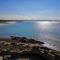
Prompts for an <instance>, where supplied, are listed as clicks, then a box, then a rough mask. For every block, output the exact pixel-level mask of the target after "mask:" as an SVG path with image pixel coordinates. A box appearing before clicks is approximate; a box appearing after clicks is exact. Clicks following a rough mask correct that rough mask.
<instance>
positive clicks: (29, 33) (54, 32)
mask: <svg viewBox="0 0 60 60" xmlns="http://www.w3.org/2000/svg"><path fill="white" fill-rule="evenodd" d="M11 35H12V36H25V37H28V38H34V39H36V40H39V41H43V42H45V43H46V45H45V46H48V47H51V48H53V49H56V50H60V22H58V21H56V22H53V21H23V22H21V23H11V22H10V23H7V24H4V23H3V24H0V37H9V36H11ZM47 43H48V44H47Z"/></svg>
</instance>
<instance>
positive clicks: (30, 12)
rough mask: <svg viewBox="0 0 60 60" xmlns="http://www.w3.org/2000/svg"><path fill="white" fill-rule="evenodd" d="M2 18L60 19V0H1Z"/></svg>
mask: <svg viewBox="0 0 60 60" xmlns="http://www.w3.org/2000/svg"><path fill="white" fill-rule="evenodd" d="M0 19H5V20H10V19H11V20H60V0H0Z"/></svg>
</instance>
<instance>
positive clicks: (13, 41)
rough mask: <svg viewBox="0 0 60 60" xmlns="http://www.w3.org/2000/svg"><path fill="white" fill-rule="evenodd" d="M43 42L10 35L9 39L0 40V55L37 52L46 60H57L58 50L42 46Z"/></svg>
mask: <svg viewBox="0 0 60 60" xmlns="http://www.w3.org/2000/svg"><path fill="white" fill-rule="evenodd" d="M43 44H44V42H41V41H36V40H35V39H28V38H26V37H15V36H11V38H10V39H4V38H3V39H1V40H0V56H5V57H6V55H7V56H9V55H11V54H13V55H15V53H17V55H18V54H38V55H39V56H42V57H43V58H44V59H47V60H52V59H55V60H57V59H58V60H59V59H60V51H56V50H54V49H50V48H48V47H45V46H43Z"/></svg>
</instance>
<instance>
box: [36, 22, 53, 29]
mask: <svg viewBox="0 0 60 60" xmlns="http://www.w3.org/2000/svg"><path fill="white" fill-rule="evenodd" d="M51 25H52V24H51V22H48V21H41V22H37V26H38V28H42V29H45V28H49V27H51Z"/></svg>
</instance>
